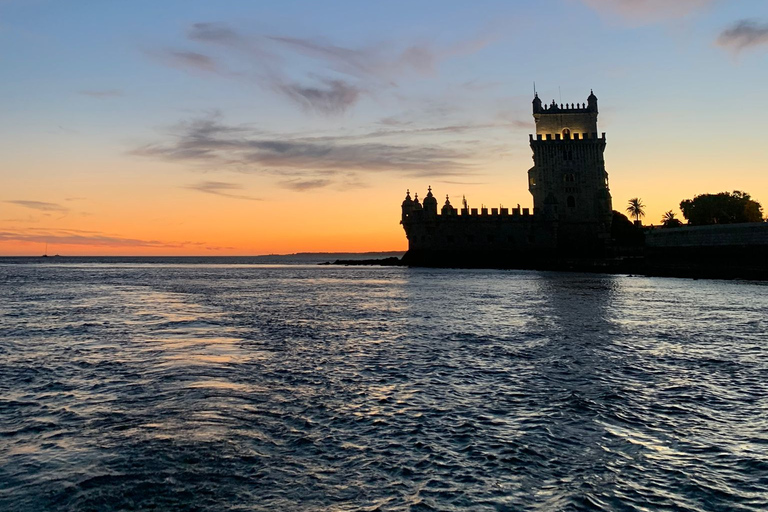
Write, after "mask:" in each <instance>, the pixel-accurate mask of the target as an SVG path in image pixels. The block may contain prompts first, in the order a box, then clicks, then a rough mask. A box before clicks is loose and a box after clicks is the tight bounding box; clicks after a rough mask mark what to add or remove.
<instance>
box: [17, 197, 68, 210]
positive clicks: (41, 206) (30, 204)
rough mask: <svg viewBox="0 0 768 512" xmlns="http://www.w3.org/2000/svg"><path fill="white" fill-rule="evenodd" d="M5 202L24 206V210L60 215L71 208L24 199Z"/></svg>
mask: <svg viewBox="0 0 768 512" xmlns="http://www.w3.org/2000/svg"><path fill="white" fill-rule="evenodd" d="M5 202H6V203H10V204H15V205H18V206H23V207H24V208H30V209H32V210H38V211H41V212H58V213H67V212H69V208H66V207H64V206H61V205H60V204H56V203H48V202H45V201H27V200H23V199H13V200H8V201H5Z"/></svg>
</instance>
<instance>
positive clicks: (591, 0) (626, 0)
mask: <svg viewBox="0 0 768 512" xmlns="http://www.w3.org/2000/svg"><path fill="white" fill-rule="evenodd" d="M581 1H583V2H584V3H585V4H586V5H588V6H589V7H591V8H592V9H594V10H596V11H598V12H599V13H601V14H608V15H611V16H619V17H621V18H623V19H625V20H626V21H629V22H631V23H648V22H655V21H663V20H668V19H674V18H682V17H685V16H688V15H690V14H692V13H695V12H697V11H701V10H703V9H705V8H707V7H709V6H710V5H712V4H713V3H714V0H581Z"/></svg>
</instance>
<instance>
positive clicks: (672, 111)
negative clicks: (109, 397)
mask: <svg viewBox="0 0 768 512" xmlns="http://www.w3.org/2000/svg"><path fill="white" fill-rule="evenodd" d="M0 48H1V49H2V52H1V53H0V58H2V65H3V70H4V76H5V77H7V79H6V80H3V81H2V82H0V94H2V95H3V97H4V99H5V101H3V102H2V107H1V110H0V153H1V154H2V155H3V156H2V157H1V158H2V159H3V160H4V161H3V162H2V166H1V167H0V179H1V180H2V182H3V183H4V185H5V186H4V187H3V189H2V190H0V205H1V206H0V223H2V228H3V233H4V234H2V235H0V253H3V251H4V252H5V253H18V252H24V251H27V250H29V249H30V246H29V244H33V243H39V241H40V240H43V239H46V240H51V239H54V240H61V241H62V243H65V242H76V245H77V244H79V245H80V246H82V250H89V251H91V252H92V253H93V252H94V251H96V252H98V251H101V250H111V248H110V247H109V246H108V245H106V242H104V244H101V245H100V242H99V240H105V239H106V240H133V241H139V242H142V241H143V242H147V243H149V242H153V243H155V242H156V244H155V245H152V244H149V245H148V246H143V245H141V244H139V245H136V246H135V247H132V246H130V244H128V245H119V249H120V250H122V251H126V250H129V251H136V252H142V251H144V250H145V249H143V248H146V247H155V248H157V250H158V251H162V250H173V251H177V250H178V251H182V252H184V251H187V252H195V251H198V250H199V248H200V247H206V251H213V253H218V252H221V253H225V252H234V253H259V252H283V251H291V250H313V248H317V247H320V246H322V247H326V245H325V244H323V243H321V241H322V240H329V241H332V242H334V243H337V244H339V245H340V246H339V247H338V249H339V250H355V249H359V250H369V249H396V248H399V247H401V246H402V247H404V245H405V240H404V237H403V236H402V232H401V231H400V229H401V228H400V227H399V226H398V225H397V218H398V204H399V201H400V200H401V199H402V197H401V196H402V195H403V193H404V191H405V189H406V188H410V189H413V190H418V191H421V192H422V193H424V192H425V191H426V187H427V185H432V186H433V188H434V189H435V190H436V192H437V193H438V194H439V195H443V194H450V195H451V196H452V197H455V196H459V197H460V196H461V195H467V197H468V199H469V200H470V202H473V203H478V204H480V203H482V204H497V203H506V204H512V205H514V204H516V203H522V204H524V205H526V204H530V194H529V193H528V192H527V190H526V188H525V187H526V180H525V173H526V171H527V169H528V167H530V165H531V162H530V149H529V148H528V146H527V134H528V133H530V132H531V131H533V121H532V118H531V117H530V101H531V96H532V92H533V83H534V82H536V86H537V89H538V91H539V94H540V96H542V98H543V99H544V100H545V101H549V100H551V99H556V100H558V101H560V100H561V98H562V101H563V102H581V101H584V100H585V98H586V96H587V95H588V94H589V91H590V89H594V91H595V93H596V94H597V96H598V97H599V99H600V111H601V114H600V119H599V125H600V129H601V130H602V131H606V132H607V136H608V149H607V152H606V162H607V170H608V172H609V175H610V178H611V189H612V194H613V197H614V207H615V208H616V209H619V210H622V209H623V207H624V206H625V204H626V201H627V200H628V199H629V198H630V197H635V196H640V197H642V198H643V200H644V202H645V203H646V205H647V206H648V208H647V210H648V219H647V220H646V222H648V223H652V222H658V219H657V217H658V218H660V216H661V213H662V212H664V211H666V210H670V209H672V210H675V211H677V208H676V207H677V205H678V203H679V202H680V200H682V199H685V198H689V197H692V196H693V195H694V194H700V193H705V192H720V191H723V190H733V189H740V190H746V191H748V192H750V193H751V194H752V196H753V197H755V198H756V199H758V200H762V201H763V202H764V203H768V178H766V172H765V162H766V159H767V157H768V150H766V144H765V143H764V142H763V139H764V136H765V131H766V130H765V128H764V121H763V120H762V118H761V114H762V113H763V112H766V111H768V108H767V107H768V98H767V97H766V94H765V84H766V83H767V82H768V80H767V79H768V66H767V65H766V64H767V62H766V57H767V56H768V3H766V2H764V1H758V0H729V1H725V0H721V1H717V0H679V1H676V2H669V1H662V0H547V1H540V2H522V1H476V2H459V1H439V2H438V1H410V2H401V1H388V2H352V1H334V2H316V1H312V2H310V1H299V0H294V1H285V2H279V3H278V2H254V1H248V2H246V1H228V2H202V1H189V0H187V1H153V2H149V1H132V2H122V1H121V2H119V1H103V0H102V1H75V0H73V1H66V2H61V1H51V0H48V1H44V0H24V1H8V0H6V1H0ZM362 197H364V198H365V199H362V200H361V198H362ZM351 204H357V205H359V206H358V208H360V211H359V214H357V215H355V216H354V218H347V217H345V216H343V215H341V214H340V212H343V207H342V205H351ZM45 205H48V206H45ZM388 209H389V210H388ZM137 212H143V213H137ZM201 212H205V217H203V216H202V215H203V213H201ZM198 215H200V217H199V218H198ZM250 215H253V216H254V217H256V218H260V219H264V218H274V222H272V223H270V224H275V225H280V226H284V224H283V223H287V222H295V219H297V218H301V217H302V216H306V215H312V216H313V217H317V218H318V221H317V222H318V223H317V225H312V226H310V227H308V228H306V229H308V230H310V229H311V232H308V231H306V230H304V229H303V228H301V227H299V226H296V225H295V224H292V225H291V227H290V228H286V227H285V226H284V227H283V228H282V230H281V233H282V234H281V235H279V234H278V233H277V232H275V233H272V232H268V231H269V228H268V227H267V226H263V227H261V228H259V229H263V230H265V231H264V233H265V234H264V236H263V237H257V238H259V239H263V243H261V242H255V241H254V240H253V232H254V229H255V228H254V227H253V226H252V225H249V224H248V223H247V222H245V221H244V220H243V219H242V218H243V217H244V216H245V217H248V216H250ZM232 216H236V217H237V219H238V220H237V222H233V218H232ZM192 219H197V220H195V221H194V222H192ZM286 219H287V220H286ZM361 219H366V222H365V223H364V222H362V221H361ZM185 224H195V225H196V226H198V229H197V230H196V231H195V230H194V229H192V228H191V227H190V228H189V229H187V230H186V231H184V232H183V235H182V234H180V232H179V230H176V231H174V230H173V229H171V227H170V226H178V225H185ZM225 224H226V225H228V226H232V227H231V228H227V229H226V230H224V231H226V233H224V234H223V233H222V232H221V231H222V229H221V226H222V225H225ZM161 227H164V229H161ZM322 229H325V230H327V231H326V232H325V233H323V235H324V238H323V237H322V236H319V235H317V236H315V235H316V234H317V233H318V230H322ZM79 231H82V232H84V233H85V232H87V233H91V234H90V235H87V234H83V235H82V237H81V238H78V239H74V238H71V236H70V235H71V233H73V232H79ZM68 236H70V238H67V237H68ZM56 237H58V238H56ZM89 237H91V238H89ZM98 237H101V238H98ZM225 239H226V242H225V241H224V240H225ZM238 240H239V241H238ZM373 240H377V241H378V242H374V241H373ZM89 241H90V242H93V243H94V245H92V246H87V243H88V242H89ZM377 244H378V245H377ZM341 246H343V247H341ZM76 250H79V249H78V248H70V252H76ZM217 251H218V252H217Z"/></svg>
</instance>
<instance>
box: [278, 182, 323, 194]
mask: <svg viewBox="0 0 768 512" xmlns="http://www.w3.org/2000/svg"><path fill="white" fill-rule="evenodd" d="M331 184H333V181H331V180H326V179H315V180H301V179H298V180H285V181H282V182H280V186H282V187H283V188H287V189H290V190H296V191H298V192H303V191H305V190H313V189H317V188H323V187H327V186H329V185H331Z"/></svg>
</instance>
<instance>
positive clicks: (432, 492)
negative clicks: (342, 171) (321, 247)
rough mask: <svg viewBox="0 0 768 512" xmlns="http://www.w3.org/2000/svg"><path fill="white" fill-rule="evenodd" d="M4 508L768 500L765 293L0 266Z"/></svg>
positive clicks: (539, 279) (196, 268) (571, 277)
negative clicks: (0, 283)
mask: <svg viewBox="0 0 768 512" xmlns="http://www.w3.org/2000/svg"><path fill="white" fill-rule="evenodd" d="M0 282H3V283H4V286H3V287H0V318H1V319H2V321H0V355H1V356H2V357H0V375H2V376H3V378H2V379H0V411H2V415H0V461H1V462H0V509H2V510H9V511H14V510H17V511H22V510H132V509H141V510H147V509H162V510H165V509H167V510H175V509H189V510H201V511H208V510H211V511H213V510H216V511H220V510H371V511H373V510H441V511H442V510H473V511H474V510H493V511H499V510H542V511H549V510H637V511H641V510H691V511H705V510H707V511H708V510H713V511H714V510H718V511H719V510H752V511H758V510H766V509H768V434H767V433H768V419H767V418H768V414H766V412H768V384H766V383H767V382H768V355H766V351H765V347H766V346H768V343H767V342H768V332H767V331H766V329H765V326H766V321H765V318H766V309H768V287H766V286H764V285H761V284H757V283H732V282H717V281H687V280H680V279H655V278H632V277H625V276H600V275H578V274H557V273H537V272H503V271H455V270H414V269H403V268H354V267H350V268H335V267H301V266H293V267H290V266H285V267H281V266H271V267H259V266H247V265H241V266H238V265H151V264H121V265H115V264H106V263H105V264H98V265H76V264H71V265H58V266H47V265H43V266H41V265H25V264H19V265H0Z"/></svg>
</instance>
